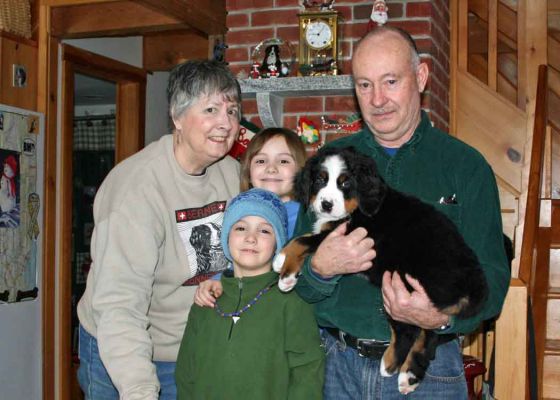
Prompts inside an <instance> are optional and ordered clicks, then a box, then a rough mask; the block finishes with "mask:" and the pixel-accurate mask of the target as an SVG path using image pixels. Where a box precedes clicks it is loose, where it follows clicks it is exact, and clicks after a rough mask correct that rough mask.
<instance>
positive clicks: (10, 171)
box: [0, 155, 17, 212]
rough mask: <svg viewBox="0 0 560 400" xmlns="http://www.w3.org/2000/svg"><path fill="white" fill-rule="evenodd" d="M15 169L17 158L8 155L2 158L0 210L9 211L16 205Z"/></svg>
mask: <svg viewBox="0 0 560 400" xmlns="http://www.w3.org/2000/svg"><path fill="white" fill-rule="evenodd" d="M16 171H17V160H16V158H15V157H14V156H12V155H10V156H8V157H6V159H5V160H4V166H3V170H2V177H1V178H0V211H1V212H10V211H12V210H13V209H14V207H15V206H16V179H15V176H16Z"/></svg>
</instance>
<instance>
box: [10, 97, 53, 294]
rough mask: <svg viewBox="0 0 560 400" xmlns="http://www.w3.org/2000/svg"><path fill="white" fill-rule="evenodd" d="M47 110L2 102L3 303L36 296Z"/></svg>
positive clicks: (39, 261)
mask: <svg viewBox="0 0 560 400" xmlns="http://www.w3.org/2000/svg"><path fill="white" fill-rule="evenodd" d="M43 124H44V123H43V116H42V115H41V114H39V113H36V112H33V111H27V110H23V109H17V108H14V107H8V106H3V105H0V174H1V176H0V304H1V303H16V302H21V301H25V300H33V299H36V298H37V296H38V291H39V289H38V287H39V285H38V271H39V267H40V264H41V254H42V253H41V250H42V248H41V237H42V236H41V229H42V209H41V206H42V199H43V190H42V189H43V136H44V133H43Z"/></svg>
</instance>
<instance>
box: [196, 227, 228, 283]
mask: <svg viewBox="0 0 560 400" xmlns="http://www.w3.org/2000/svg"><path fill="white" fill-rule="evenodd" d="M220 232H221V229H220V226H219V225H216V224H215V223H212V222H210V223H207V224H201V225H196V226H195V227H193V228H192V232H191V236H190V239H189V242H190V244H191V246H192V247H193V249H194V250H195V252H196V264H197V266H196V275H200V274H207V273H209V272H212V271H221V270H223V269H225V268H226V267H227V260H226V258H225V256H224V252H223V250H222V245H221V244H220Z"/></svg>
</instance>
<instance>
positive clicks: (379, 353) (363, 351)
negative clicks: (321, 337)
mask: <svg viewBox="0 0 560 400" xmlns="http://www.w3.org/2000/svg"><path fill="white" fill-rule="evenodd" d="M323 329H325V330H326V331H327V332H328V333H330V334H331V335H332V336H333V337H335V338H336V339H337V340H339V341H341V342H342V343H345V344H346V345H347V346H350V347H352V348H353V349H355V350H356V351H357V352H358V355H359V356H360V357H368V358H373V359H376V360H380V359H381V357H383V353H385V350H387V347H389V343H390V342H388V341H386V340H375V339H360V338H357V337H354V336H352V335H349V334H348V333H346V332H343V331H341V330H340V329H337V328H323Z"/></svg>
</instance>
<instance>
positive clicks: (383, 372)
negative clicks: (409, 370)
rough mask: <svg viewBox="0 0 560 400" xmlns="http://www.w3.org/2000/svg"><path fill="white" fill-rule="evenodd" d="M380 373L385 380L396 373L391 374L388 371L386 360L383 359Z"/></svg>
mask: <svg viewBox="0 0 560 400" xmlns="http://www.w3.org/2000/svg"><path fill="white" fill-rule="evenodd" d="M379 373H380V374H381V376H384V377H385V378H388V377H390V376H393V375H394V374H395V373H394V372H393V373H390V372H389V371H387V367H386V366H385V359H383V358H381V363H380V364H379Z"/></svg>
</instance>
